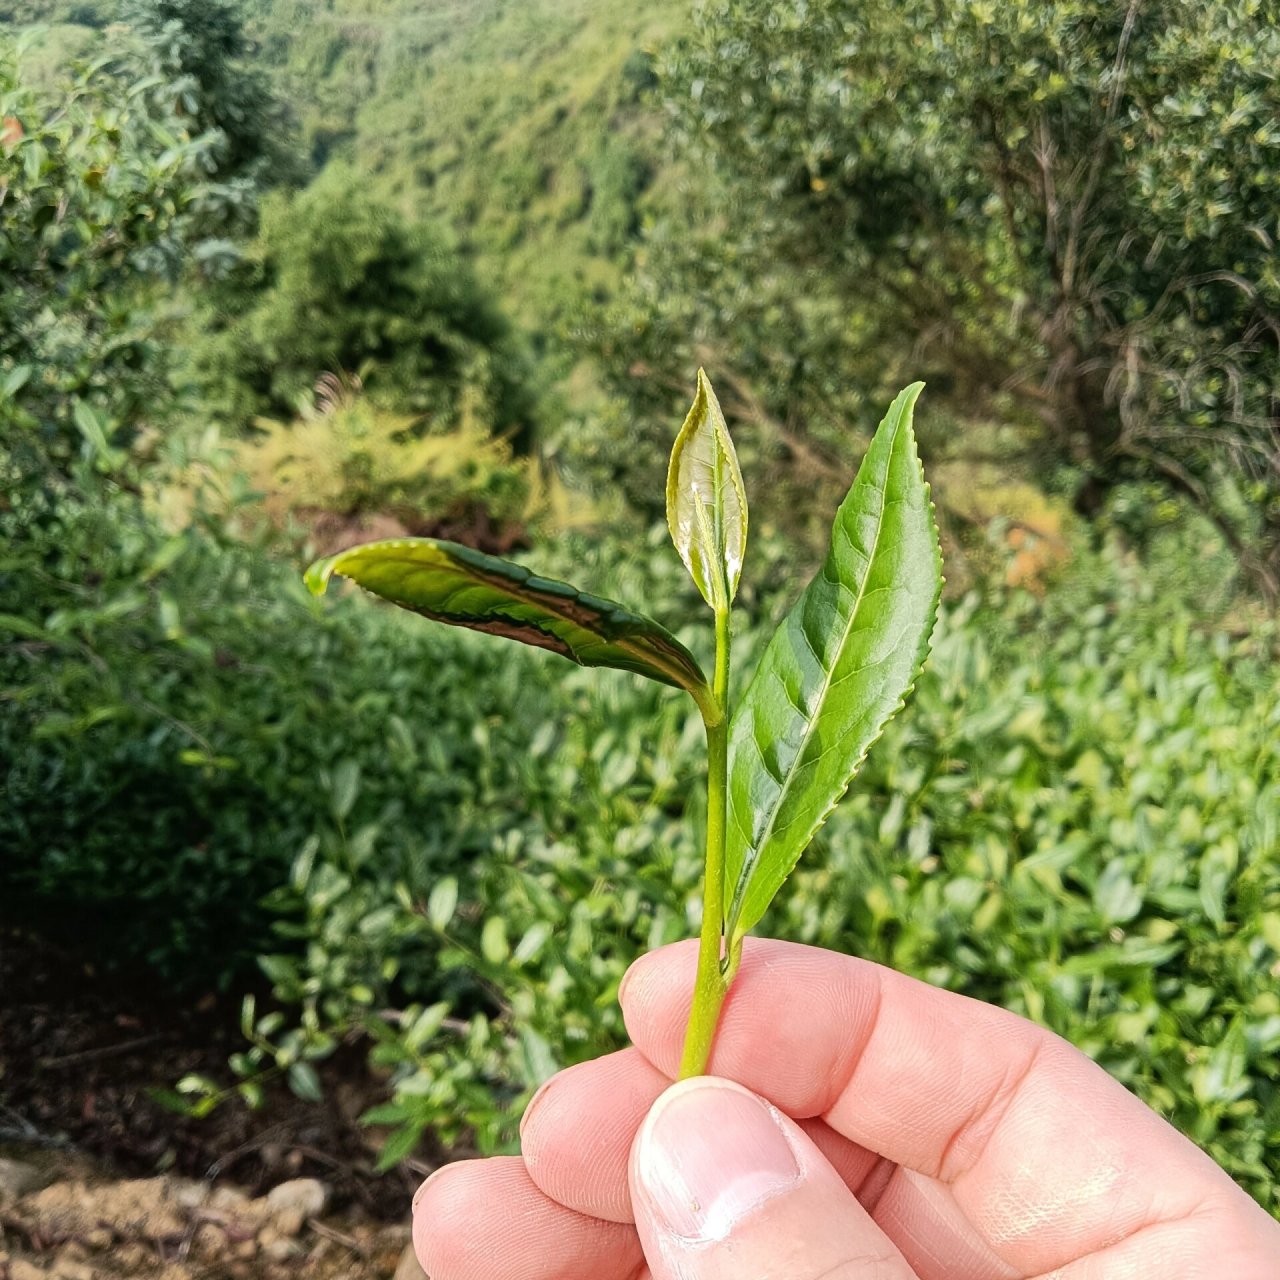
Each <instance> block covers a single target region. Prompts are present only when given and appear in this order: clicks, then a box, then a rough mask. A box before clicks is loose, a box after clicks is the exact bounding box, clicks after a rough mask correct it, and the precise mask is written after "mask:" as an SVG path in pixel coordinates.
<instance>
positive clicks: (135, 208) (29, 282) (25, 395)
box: [0, 35, 213, 483]
mask: <svg viewBox="0 0 1280 1280" xmlns="http://www.w3.org/2000/svg"><path fill="white" fill-rule="evenodd" d="M15 57H16V49H15V47H14V45H13V44H12V42H11V41H10V39H9V38H8V37H6V36H3V35H0V119H3V120H5V121H6V125H5V128H4V130H3V138H0V200H2V201H3V208H4V235H3V236H0V275H3V277H4V282H5V284H4V289H3V290H0V450H3V451H4V452H5V453H6V454H7V459H8V465H9V467H10V468H11V469H17V470H18V471H20V472H21V473H22V474H24V475H26V476H28V477H34V476H46V475H47V474H48V473H49V472H50V471H53V472H57V473H61V474H66V473H67V472H68V471H69V470H70V469H71V468H72V466H73V464H76V463H77V462H84V463H86V464H89V465H90V466H91V467H96V468H97V469H99V470H110V469H112V468H114V467H116V466H118V465H119V464H120V462H121V460H122V453H121V451H122V450H125V449H128V448H129V447H130V446H131V445H133V444H135V443H136V442H137V440H138V437H139V436H140V435H141V434H142V432H143V431H144V429H145V428H146V427H147V426H148V425H149V424H151V423H153V422H154V421H155V420H156V419H157V417H160V416H162V415H163V413H164V412H165V410H166V409H171V408H172V406H173V403H174V397H173V395H172V393H171V391H170V388H169V386H168V382H167V375H168V369H169V362H168V359H167V356H166V353H165V351H164V349H163V348H162V347H161V346H160V345H159V344H158V343H157V342H156V341H155V326H156V315H155V296H154V292H153V288H154V285H155V282H156V281H161V280H166V279H172V278H173V277H174V276H175V275H176V273H177V272H178V270H179V267H180V263H181V261H182V257H183V253H184V248H185V245H186V243H187V241H188V239H189V235H190V232H191V226H192V223H191V219H192V211H193V209H194V208H195V207H196V206H197V205H198V204H199V202H200V200H201V199H202V198H203V193H204V191H205V183H204V180H203V178H202V176H201V174H200V169H201V165H202V161H203V158H204V157H206V156H207V154H208V152H209V149H210V147H211V146H212V145H213V140H212V139H210V138H209V137H205V136H202V137H198V138H188V137H185V136H183V135H181V134H180V133H179V132H178V131H177V126H176V123H175V122H174V121H173V120H172V119H169V118H166V117H164V116H159V115H157V114H156V111H155V109H154V103H153V102H152V100H151V98H150V95H149V93H148V90H147V87H146V85H145V84H144V83H142V82H140V81H136V80H130V79H129V78H128V76H127V74H125V73H123V72H122V74H121V75H119V76H117V75H115V74H113V72H112V67H111V66H110V65H106V66H103V65H98V66H96V67H91V68H89V69H87V70H85V71H82V72H80V73H77V75H76V76H75V78H74V79H73V81H72V83H71V85H70V87H69V88H68V89H67V90H66V91H65V92H64V93H62V94H59V95H56V96H51V95H47V94H42V93H37V92H35V91H34V90H32V89H30V88H28V87H27V86H25V85H24V84H23V83H21V82H20V81H19V79H18V78H17V73H16V70H15ZM126 70H127V64H126ZM10 483H12V481H10Z"/></svg>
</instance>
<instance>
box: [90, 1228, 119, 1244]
mask: <svg viewBox="0 0 1280 1280" xmlns="http://www.w3.org/2000/svg"><path fill="white" fill-rule="evenodd" d="M115 1239H116V1233H115V1232H114V1231H112V1230H111V1228H110V1227H95V1228H94V1229H93V1230H92V1231H90V1232H89V1233H88V1235H86V1236H85V1238H84V1242H85V1244H87V1245H88V1246H89V1248H90V1249H110V1248H111V1246H112V1245H113V1244H114V1243H115Z"/></svg>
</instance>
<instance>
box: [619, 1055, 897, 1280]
mask: <svg viewBox="0 0 1280 1280" xmlns="http://www.w3.org/2000/svg"><path fill="white" fill-rule="evenodd" d="M631 1186H632V1197H633V1200H634V1202H635V1210H636V1229H637V1230H638V1232H639V1233H640V1239H641V1242H642V1243H643V1245H644V1251H645V1256H646V1257H647V1258H648V1260H649V1266H650V1267H651V1268H652V1270H653V1275H654V1280H744V1278H745V1277H751V1280H916V1277H915V1273H914V1272H913V1271H912V1270H911V1268H910V1267H909V1266H908V1265H907V1263H906V1261H905V1260H904V1259H903V1257H902V1255H901V1254H900V1253H899V1252H898V1250H897V1249H896V1248H894V1246H893V1244H892V1242H891V1241H890V1240H889V1238H888V1237H887V1236H886V1235H885V1234H884V1232H883V1231H881V1230H880V1228H879V1227H878V1226H876V1224H875V1223H874V1222H873V1221H872V1219H871V1217H870V1215H869V1214H868V1213H867V1211H866V1210H865V1209H863V1208H862V1206H861V1205H860V1204H859V1203H858V1201H857V1199H856V1197H855V1196H854V1195H853V1193H852V1192H850V1190H849V1189H848V1187H846V1186H845V1185H844V1183H843V1182H842V1181H841V1180H840V1178H839V1176H838V1175H837V1174H836V1172H835V1170H834V1169H832V1168H831V1166H830V1165H829V1164H828V1163H827V1162H826V1161H825V1160H824V1159H823V1158H822V1155H821V1153H820V1152H819V1151H818V1149H817V1147H816V1146H814V1144H813V1143H812V1142H811V1141H810V1140H809V1138H808V1137H807V1136H806V1135H805V1134H804V1132H803V1131H802V1130H801V1129H800V1127H799V1126H798V1125H797V1124H796V1123H795V1122H794V1121H793V1120H790V1119H789V1118H787V1117H786V1116H784V1115H782V1113H781V1112H780V1111H778V1110H777V1108H776V1107H773V1106H770V1105H769V1104H768V1103H767V1102H765V1101H763V1100H762V1099H760V1098H757V1097H756V1096H755V1095H754V1094H751V1093H749V1092H748V1091H747V1090H746V1089H743V1088H742V1087H741V1085H736V1084H733V1083H732V1082H731V1081H728V1080H718V1079H715V1078H713V1077H710V1076H700V1077H698V1078H696V1079H693V1080H685V1081H682V1082H681V1083H680V1084H678V1085H675V1086H673V1087H672V1088H671V1089H669V1090H668V1091H667V1092H666V1093H664V1094H663V1095H662V1097H661V1098H660V1099H659V1100H658V1102H657V1103H656V1104H655V1106H654V1108H653V1110H652V1111H651V1112H650V1114H649V1116H648V1118H647V1119H646V1120H645V1122H644V1124H643V1125H642V1126H641V1129H640V1133H639V1134H638V1136H637V1138H636V1145H635V1149H634V1152H633V1153H632V1159H631Z"/></svg>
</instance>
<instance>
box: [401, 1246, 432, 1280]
mask: <svg viewBox="0 0 1280 1280" xmlns="http://www.w3.org/2000/svg"><path fill="white" fill-rule="evenodd" d="M395 1280H427V1273H426V1272H425V1271H423V1269H422V1264H421V1263H420V1262H419V1261H418V1255H417V1254H416V1253H414V1251H413V1245H411V1244H410V1245H406V1246H405V1250H404V1252H403V1253H402V1254H401V1255H400V1265H399V1266H398V1267H396V1274H395Z"/></svg>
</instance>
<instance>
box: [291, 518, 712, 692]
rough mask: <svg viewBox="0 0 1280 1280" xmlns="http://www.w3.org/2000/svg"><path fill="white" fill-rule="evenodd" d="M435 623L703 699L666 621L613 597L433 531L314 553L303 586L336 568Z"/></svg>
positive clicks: (321, 581)
mask: <svg viewBox="0 0 1280 1280" xmlns="http://www.w3.org/2000/svg"><path fill="white" fill-rule="evenodd" d="M335 573H337V574H341V575H342V576H343V577H346V578H350V579H351V580H352V581H353V582H357V583H359V584H360V586H362V587H363V588H364V589H365V590H366V591H371V592H373V593H374V595H379V596H382V597H383V599H385V600H390V601H391V602H392V603H393V604H398V605H400V606H401V608H404V609H410V610H412V611H413V612H414V613H420V614H422V616H423V617H425V618H432V619H434V620H435V621H437V622H449V623H452V624H453V625H454V626H459V627H470V628H472V629H473V630H475V631H485V632H488V633H489V634H490V635H496V636H505V637H507V638H508V639H511V640H519V641H521V642H522V643H524V644H528V645H534V646H536V647H537V648H540V649H550V650H551V651H552V652H553V653H558V654H560V655H561V656H563V657H565V658H569V659H570V660H572V661H573V662H577V663H580V664H581V665H582V666H584V667H618V668H620V669H621V670H623V671H634V672H637V673H639V674H640V675H643V676H648V677H649V679H651V680H659V681H661V682H662V683H663V684H670V685H675V686H676V687H677V688H680V689H687V690H688V691H689V692H690V693H692V694H693V696H694V698H695V699H696V700H697V701H698V703H699V705H700V706H701V705H703V704H704V703H705V702H706V700H707V698H708V697H709V694H708V690H707V682H706V679H705V677H704V676H703V674H702V671H701V669H700V668H699V666H698V663H697V660H696V659H695V658H694V656H693V655H692V654H691V653H690V652H689V651H688V650H687V649H686V648H685V647H684V645H682V644H681V643H680V642H679V641H678V640H677V639H676V638H675V636H673V635H672V634H671V633H670V632H669V631H667V630H666V628H664V627H662V626H660V625H659V624H658V623H656V622H654V621H653V620H652V619H651V618H646V617H644V616H642V615H641V614H638V613H632V612H631V610H629V609H626V608H624V607H623V606H622V605H620V604H617V603H615V602H614V601H612V600H602V599H600V598H599V597H598V596H591V595H587V594H586V592H583V591H579V590H578V589H577V588H576V587H571V586H569V584H568V583H566V582H556V581H553V580H552V579H550V578H539V577H538V576H536V575H535V574H533V573H530V572H529V570H528V569H526V568H524V567H523V566H522V565H518V564H512V563H511V562H510V561H509V560H499V559H498V558H497V557H496V556H490V555H485V554H484V553H483V552H480V551H473V550H472V549H471V548H470V547H462V546H458V545H457V544H456V543H453V542H440V541H437V540H436V539H435V538H393V539H390V540H388V541H385V542H370V543H367V544H366V545H364V546H361V547H352V548H351V550H349V551H341V552H339V553H338V554H337V555H336V556H329V557H328V559H325V560H318V561H316V563H315V564H313V565H312V566H311V568H310V569H308V570H307V585H308V586H309V587H310V588H311V590H312V591H313V592H315V594H316V595H320V594H321V593H322V592H323V591H324V589H325V587H326V586H327V585H328V582H329V579H330V578H331V577H332V576H333V574H335Z"/></svg>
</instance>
